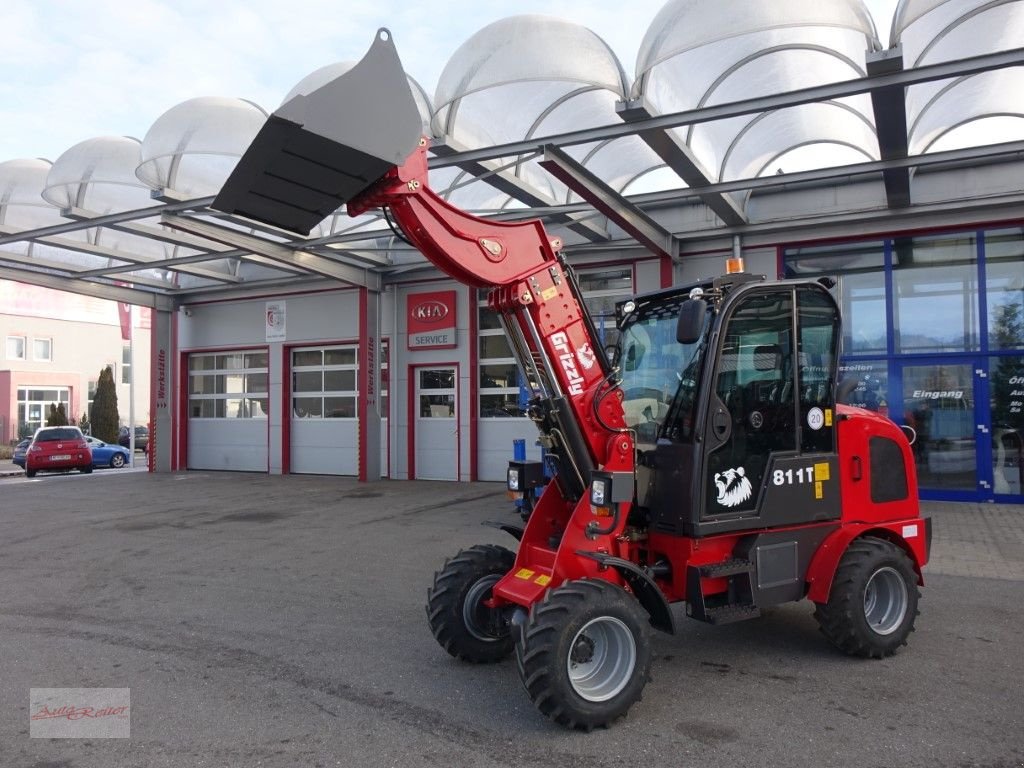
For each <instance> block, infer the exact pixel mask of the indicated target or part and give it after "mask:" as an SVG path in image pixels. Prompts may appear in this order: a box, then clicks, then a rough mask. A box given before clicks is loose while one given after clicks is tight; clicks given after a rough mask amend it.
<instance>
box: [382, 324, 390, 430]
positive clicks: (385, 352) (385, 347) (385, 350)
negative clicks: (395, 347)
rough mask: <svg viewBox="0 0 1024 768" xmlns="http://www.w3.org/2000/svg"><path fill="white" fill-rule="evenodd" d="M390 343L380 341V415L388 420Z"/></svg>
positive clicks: (385, 340) (384, 340)
mask: <svg viewBox="0 0 1024 768" xmlns="http://www.w3.org/2000/svg"><path fill="white" fill-rule="evenodd" d="M390 394H391V342H390V341H389V340H388V339H381V341H380V415H381V416H382V417H383V418H385V419H386V418H388V415H389V414H390V413H391V398H390Z"/></svg>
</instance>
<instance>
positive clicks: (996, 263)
mask: <svg viewBox="0 0 1024 768" xmlns="http://www.w3.org/2000/svg"><path fill="white" fill-rule="evenodd" d="M985 288H986V291H987V297H988V347H989V349H990V350H1003V349H1020V348H1021V347H1024V232H1022V230H1021V229H1020V228H1016V229H1003V230H996V231H993V232H986V233H985Z"/></svg>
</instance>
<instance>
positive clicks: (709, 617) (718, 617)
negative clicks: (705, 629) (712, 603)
mask: <svg viewBox="0 0 1024 768" xmlns="http://www.w3.org/2000/svg"><path fill="white" fill-rule="evenodd" d="M760 615H761V609H760V608H758V607H757V606H756V605H723V606H720V607H718V608H706V609H705V610H704V621H706V622H708V623H709V624H732V623H733V622H736V621H746V620H747V619H756V618H757V617H758V616H760Z"/></svg>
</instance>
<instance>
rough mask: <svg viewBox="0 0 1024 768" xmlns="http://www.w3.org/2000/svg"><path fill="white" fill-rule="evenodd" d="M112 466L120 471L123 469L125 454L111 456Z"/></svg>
mask: <svg viewBox="0 0 1024 768" xmlns="http://www.w3.org/2000/svg"><path fill="white" fill-rule="evenodd" d="M110 466H111V467H113V468H114V469H120V468H121V467H123V466H124V454H123V453H115V454H114V455H113V456H111V457H110Z"/></svg>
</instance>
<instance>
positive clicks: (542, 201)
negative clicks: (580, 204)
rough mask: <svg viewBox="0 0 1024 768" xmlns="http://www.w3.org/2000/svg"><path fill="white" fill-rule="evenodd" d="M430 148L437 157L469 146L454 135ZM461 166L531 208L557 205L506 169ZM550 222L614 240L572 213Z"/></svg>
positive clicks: (597, 239) (588, 235) (595, 237)
mask: <svg viewBox="0 0 1024 768" xmlns="http://www.w3.org/2000/svg"><path fill="white" fill-rule="evenodd" d="M430 151H431V152H433V153H434V155H436V156H438V157H452V156H456V155H461V154H463V153H465V152H466V148H465V147H462V146H459V144H458V143H457V142H456V141H455V140H454V139H453V138H451V137H450V136H448V137H445V138H444V139H443V140H435V141H434V142H433V143H432V144H431V145H430ZM458 167H459V168H461V169H462V170H464V171H466V173H468V174H470V175H472V176H473V177H475V178H477V179H479V180H480V181H482V182H484V183H485V184H488V185H490V186H492V187H494V188H495V189H496V190H498V191H499V192H501V193H502V194H505V195H508V196H509V197H511V198H512V199H513V200H518V201H519V202H521V203H524V204H525V205H528V206H530V207H531V208H535V207H543V206H552V205H556V204H557V201H556V200H555V199H554V198H552V197H551V196H550V195H547V194H545V193H544V192H542V191H541V190H539V189H537V188H536V187H535V186H533V185H532V184H530V183H529V182H527V181H526V180H524V179H521V178H520V177H518V176H516V175H515V174H514V173H510V172H509V171H507V170H501V169H498V168H491V167H490V166H489V165H487V164H486V162H484V161H479V162H466V163H459V164H458ZM551 221H553V222H557V223H559V224H563V223H564V224H565V225H566V228H567V229H570V230H572V231H573V232H575V233H576V234H578V235H580V236H581V237H583V238H585V239H587V240H589V241H591V242H593V243H601V242H607V241H608V240H611V235H610V234H608V231H607V230H606V229H604V228H603V227H600V226H598V225H597V224H596V223H594V222H592V221H585V220H577V219H575V218H573V217H572V216H571V215H569V214H565V215H558V216H552V217H551Z"/></svg>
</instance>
